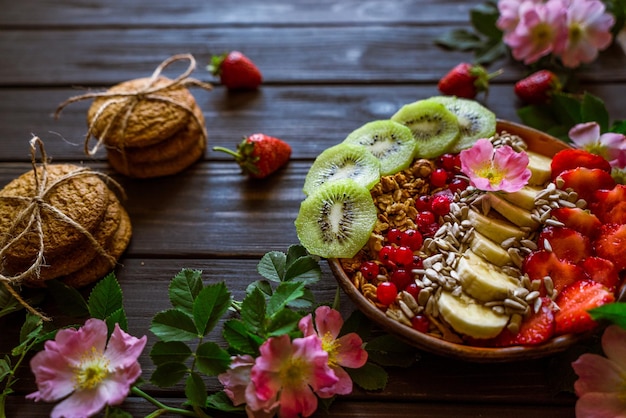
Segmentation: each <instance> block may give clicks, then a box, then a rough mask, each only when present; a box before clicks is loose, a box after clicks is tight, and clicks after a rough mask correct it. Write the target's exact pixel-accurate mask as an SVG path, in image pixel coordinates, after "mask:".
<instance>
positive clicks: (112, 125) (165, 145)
mask: <svg viewBox="0 0 626 418" xmlns="http://www.w3.org/2000/svg"><path fill="white" fill-rule="evenodd" d="M180 60H188V61H189V66H188V68H187V70H186V71H185V72H184V73H183V74H181V75H180V76H179V77H177V78H176V79H170V78H167V77H165V76H163V75H162V74H161V73H162V71H163V70H164V69H165V68H166V67H168V66H169V65H171V64H172V63H174V62H176V61H180ZM195 65H196V62H195V59H194V58H193V56H192V55H190V54H181V55H175V56H173V57H171V58H169V59H167V60H165V61H163V63H161V64H160V65H159V66H158V68H157V69H156V70H155V71H154V73H153V74H152V76H151V77H146V78H138V79H134V80H130V81H125V82H123V83H120V84H117V85H115V86H113V87H111V88H110V89H108V90H107V91H105V92H101V93H88V94H84V95H81V96H76V97H73V98H70V99H68V100H67V101H65V102H64V103H62V104H61V105H60V106H59V108H58V109H57V115H58V114H59V113H60V111H61V110H62V109H63V108H64V107H65V106H66V105H68V104H70V103H73V102H76V101H79V100H85V99H91V98H93V99H94V101H93V103H92V104H91V106H90V107H89V110H88V111H87V125H88V127H89V129H88V132H87V136H86V138H85V152H86V153H87V154H88V155H90V156H93V155H94V154H95V153H96V151H97V150H98V148H99V147H100V146H102V145H104V146H105V147H106V150H107V157H108V160H109V163H110V164H111V166H112V167H113V169H114V170H116V171H117V172H119V173H121V174H124V175H126V176H129V177H135V178H151V177H161V176H168V175H173V174H177V173H179V172H181V171H183V170H184V169H186V168H187V167H189V166H190V165H192V164H193V163H195V162H196V161H197V160H198V159H200V158H201V157H202V156H203V155H204V152H205V150H206V147H207V132H206V127H205V119H204V116H203V113H202V109H201V108H200V107H199V106H198V104H197V102H196V100H195V98H194V97H193V95H192V94H191V93H190V92H189V90H188V88H187V87H189V86H196V87H202V88H205V89H207V90H208V89H210V88H211V85H210V84H207V83H203V82H201V81H198V80H196V79H193V78H190V77H189V75H190V74H191V72H192V71H193V70H194V69H195ZM92 137H93V138H95V139H96V140H97V143H96V145H95V146H94V147H92V148H90V147H89V142H90V139H91V138H92Z"/></svg>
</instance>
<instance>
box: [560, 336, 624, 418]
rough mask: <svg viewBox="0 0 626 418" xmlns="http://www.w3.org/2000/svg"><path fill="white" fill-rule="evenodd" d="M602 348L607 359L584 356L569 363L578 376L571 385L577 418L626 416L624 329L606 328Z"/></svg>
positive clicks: (596, 356)
mask: <svg viewBox="0 0 626 418" xmlns="http://www.w3.org/2000/svg"><path fill="white" fill-rule="evenodd" d="M602 349H603V350H604V354H605V355H606V357H603V356H600V355H597V354H590V353H587V354H583V355H581V356H580V357H579V358H578V359H577V360H576V361H575V362H574V363H572V367H573V368H574V371H575V372H576V374H577V375H578V380H577V381H576V382H575V383H574V389H575V390H576V395H578V401H577V402H576V417H577V418H619V417H622V418H624V417H626V399H625V398H624V387H626V330H624V329H622V328H620V327H619V326H617V325H611V326H609V327H607V328H606V330H605V331H604V334H603V335H602Z"/></svg>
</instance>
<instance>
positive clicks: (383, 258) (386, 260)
mask: <svg viewBox="0 0 626 418" xmlns="http://www.w3.org/2000/svg"><path fill="white" fill-rule="evenodd" d="M395 250H396V248H395V247H394V246H392V245H385V246H384V247H383V248H381V249H380V251H379V252H378V259H379V260H380V262H381V263H383V264H384V265H385V266H387V267H393V265H394V261H393V257H394V255H393V254H394V253H395Z"/></svg>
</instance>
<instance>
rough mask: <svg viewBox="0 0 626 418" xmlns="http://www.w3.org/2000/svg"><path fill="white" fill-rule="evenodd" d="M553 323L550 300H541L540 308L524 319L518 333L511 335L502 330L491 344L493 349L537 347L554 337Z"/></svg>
mask: <svg viewBox="0 0 626 418" xmlns="http://www.w3.org/2000/svg"><path fill="white" fill-rule="evenodd" d="M554 330H555V321H554V310H553V308H552V300H551V299H550V298H547V297H544V298H542V304H541V308H539V310H538V311H537V312H535V311H531V314H530V315H529V316H528V317H526V318H524V321H523V322H522V325H521V326H520V329H519V332H518V333H517V334H513V333H512V332H511V331H509V330H508V329H506V328H505V329H504V331H502V332H501V333H500V335H498V336H497V337H496V338H495V339H494V342H493V345H494V346H495V347H508V346H511V345H537V344H541V343H543V342H544V341H547V340H549V339H550V338H552V336H553V335H554Z"/></svg>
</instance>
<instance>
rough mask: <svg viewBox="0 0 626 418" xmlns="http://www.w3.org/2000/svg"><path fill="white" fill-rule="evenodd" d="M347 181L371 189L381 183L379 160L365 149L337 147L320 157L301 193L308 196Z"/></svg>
mask: <svg viewBox="0 0 626 418" xmlns="http://www.w3.org/2000/svg"><path fill="white" fill-rule="evenodd" d="M345 178H350V179H352V180H354V181H355V182H356V183H358V184H360V185H361V186H363V187H365V188H366V189H371V188H372V187H374V185H375V184H376V183H378V182H379V181H380V161H378V158H376V157H374V154H372V153H371V152H369V151H368V150H367V148H365V147H363V146H360V145H352V144H344V143H340V144H337V145H335V146H332V147H330V148H327V149H326V150H324V151H323V152H322V153H321V154H320V155H318V156H317V158H316V159H315V161H314V162H313V165H312V166H311V168H310V169H309V172H308V173H307V175H306V178H305V179H304V187H303V189H302V191H303V192H304V194H306V195H309V194H311V193H312V192H313V191H314V190H315V189H317V188H318V187H320V186H321V185H322V184H324V183H327V182H333V181H337V180H340V179H345Z"/></svg>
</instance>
